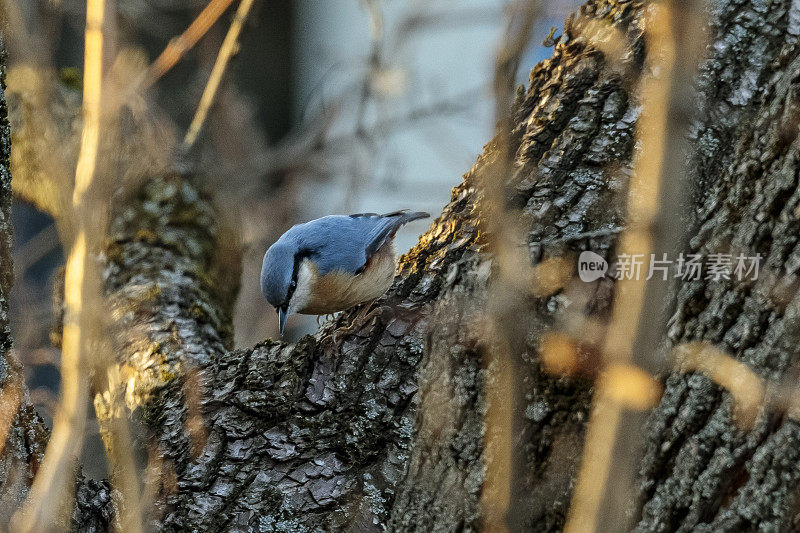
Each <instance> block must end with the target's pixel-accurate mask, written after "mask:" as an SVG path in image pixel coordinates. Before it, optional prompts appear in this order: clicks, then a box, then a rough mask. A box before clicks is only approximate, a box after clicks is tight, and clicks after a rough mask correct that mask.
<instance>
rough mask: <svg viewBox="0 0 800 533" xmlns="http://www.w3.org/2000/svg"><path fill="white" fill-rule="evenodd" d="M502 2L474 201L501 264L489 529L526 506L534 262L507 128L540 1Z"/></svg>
mask: <svg viewBox="0 0 800 533" xmlns="http://www.w3.org/2000/svg"><path fill="white" fill-rule="evenodd" d="M507 9H508V10H509V12H508V18H507V24H506V31H505V33H504V35H505V40H504V41H503V42H502V44H501V46H500V48H499V49H498V51H497V59H496V61H495V71H494V80H493V89H494V96H495V123H496V131H495V137H494V143H496V152H495V155H494V157H495V158H496V159H495V161H494V162H493V164H492V165H491V167H490V170H487V171H485V172H484V173H483V174H482V175H481V179H480V182H479V187H480V189H481V192H482V194H483V197H482V199H481V201H480V202H479V204H478V207H479V209H480V213H481V222H482V223H483V224H485V227H486V229H487V232H488V235H489V241H490V246H491V249H492V253H493V254H494V259H495V262H496V265H497V267H498V268H497V270H498V275H497V277H496V279H495V280H494V282H493V284H492V286H491V288H490V294H489V300H488V308H489V314H490V318H491V321H492V326H493V328H492V331H491V336H492V338H491V339H490V343H491V346H492V348H491V349H489V350H487V356H488V357H487V359H488V360H487V361H486V365H487V367H488V368H489V371H490V372H491V374H492V378H491V379H490V380H487V387H486V407H487V409H486V414H485V418H484V420H485V424H486V434H485V437H484V447H485V451H484V453H485V457H486V480H485V482H484V487H483V493H482V495H481V505H482V508H483V510H484V512H485V518H484V520H485V526H486V527H487V529H490V530H492V531H508V530H509V529H511V530H514V531H517V530H520V529H522V518H521V516H522V515H523V514H524V513H525V510H524V509H522V508H521V507H522V506H521V505H520V504H519V502H518V501H517V499H518V498H519V497H520V495H521V492H522V484H523V481H522V480H523V479H524V477H525V471H524V466H523V465H524V464H525V461H524V453H523V451H522V447H521V446H518V445H517V444H516V442H515V441H516V437H515V436H516V435H518V434H519V433H520V430H521V426H522V423H521V419H522V411H523V410H524V409H523V408H522V407H521V406H522V405H523V403H524V393H523V391H522V383H521V380H520V375H521V372H520V368H521V363H522V361H521V359H520V358H521V354H522V353H523V352H524V351H525V340H526V337H527V332H526V320H524V319H523V317H524V316H525V304H526V293H527V290H526V289H527V288H528V283H527V280H528V279H530V277H531V275H530V270H531V268H530V258H529V255H528V253H527V250H526V249H524V248H520V247H519V246H518V243H521V242H524V237H523V236H524V230H523V228H522V227H521V223H520V221H521V217H520V213H519V211H518V210H516V209H510V208H509V206H508V205H507V202H506V196H507V190H506V183H507V177H508V176H510V175H511V173H512V168H513V161H514V155H515V154H514V152H515V148H514V147H513V144H512V141H511V132H512V130H513V129H514V124H513V115H512V107H513V104H514V94H515V89H516V75H517V70H518V68H519V62H520V59H521V58H522V55H523V53H524V52H525V49H526V47H527V45H528V42H529V41H530V38H531V32H532V30H533V26H534V22H535V21H536V18H537V17H538V14H539V9H540V3H539V2H538V1H537V0H526V1H518V2H512V3H510V4H509V5H508V8H507ZM498 178H500V179H498Z"/></svg>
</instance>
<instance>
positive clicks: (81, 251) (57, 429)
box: [12, 0, 141, 531]
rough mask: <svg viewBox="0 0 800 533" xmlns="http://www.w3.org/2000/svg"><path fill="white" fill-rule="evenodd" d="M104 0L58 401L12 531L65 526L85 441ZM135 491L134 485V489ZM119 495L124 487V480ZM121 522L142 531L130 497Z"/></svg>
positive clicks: (95, 14)
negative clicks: (37, 467) (42, 452)
mask: <svg viewBox="0 0 800 533" xmlns="http://www.w3.org/2000/svg"><path fill="white" fill-rule="evenodd" d="M105 10H106V5H105V1H104V0H88V2H87V6H86V37H85V58H84V84H83V130H82V135H81V147H80V152H79V155H78V163H77V167H76V170H75V186H74V189H73V195H72V208H73V213H74V215H73V223H72V226H73V227H74V228H75V240H74V242H73V244H72V248H71V250H70V253H69V256H68V258H67V265H66V269H65V297H64V301H65V309H66V312H65V318H64V328H63V329H64V333H63V342H62V355H61V383H62V387H61V401H60V404H59V408H58V411H57V412H56V416H55V419H54V423H53V433H52V436H51V438H50V441H49V443H48V445H47V450H46V452H45V456H44V459H43V461H42V465H41V469H40V470H39V472H38V473H37V475H36V477H35V479H34V481H33V485H32V487H31V490H30V493H29V495H28V499H27V500H26V502H25V503H24V505H23V507H22V509H21V510H20V511H18V512H17V514H16V515H15V517H14V522H13V524H12V526H13V529H14V530H16V531H43V530H48V529H50V528H54V527H63V525H64V524H65V523H66V522H67V520H68V518H69V516H70V515H71V508H72V502H73V497H74V494H73V488H74V486H75V468H76V465H77V459H78V457H79V454H80V450H81V447H82V443H83V437H84V431H85V426H86V407H87V402H88V396H89V371H90V369H91V368H92V366H94V365H93V360H94V359H96V358H97V355H96V354H95V355H91V353H92V352H93V351H97V349H98V346H97V342H96V340H97V339H98V333H99V328H100V327H101V326H100V324H102V323H103V321H102V318H101V317H102V316H103V315H102V312H101V310H100V304H99V295H100V290H99V289H100V284H99V275H98V269H97V265H96V262H95V260H94V259H93V258H94V249H93V247H94V246H95V245H96V244H97V243H99V242H100V241H101V239H100V237H101V236H102V234H103V233H104V228H105V225H104V217H103V216H102V212H103V209H102V208H101V205H102V204H101V203H100V199H99V198H98V195H97V193H96V191H95V189H96V187H93V184H94V182H95V175H96V173H97V160H98V150H99V144H100V127H101V125H100V124H101V94H102V71H103V44H104V43H103V22H104V15H105ZM136 490H137V491H138V487H137V488H136ZM122 492H123V495H124V496H128V490H127V489H126V488H125V487H123V490H122ZM125 503H126V506H123V507H127V506H128V504H130V507H128V508H127V509H125V511H123V513H122V517H121V518H122V523H123V524H124V525H125V526H126V528H128V529H130V530H132V531H140V530H141V524H140V519H137V518H133V519H132V518H131V517H132V516H134V514H135V513H138V506H136V501H135V498H134V499H133V501H130V502H128V501H126V502H125Z"/></svg>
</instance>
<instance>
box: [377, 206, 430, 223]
mask: <svg viewBox="0 0 800 533" xmlns="http://www.w3.org/2000/svg"><path fill="white" fill-rule="evenodd" d="M382 216H384V217H400V224H408V223H409V222H413V221H414V220H419V219H421V218H430V216H431V214H430V213H426V212H425V211H411V212H409V211H408V209H403V210H401V211H395V212H393V213H386V214H385V215H382Z"/></svg>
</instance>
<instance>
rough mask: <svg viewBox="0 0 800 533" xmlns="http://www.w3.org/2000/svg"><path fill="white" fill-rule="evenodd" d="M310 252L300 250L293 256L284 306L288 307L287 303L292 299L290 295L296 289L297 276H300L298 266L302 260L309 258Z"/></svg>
mask: <svg viewBox="0 0 800 533" xmlns="http://www.w3.org/2000/svg"><path fill="white" fill-rule="evenodd" d="M310 255H311V252H310V251H308V250H300V251H299V252H297V253H296V254H294V269H293V270H292V281H290V282H289V290H288V291H286V300H285V301H286V303H285V304H284V306H288V305H289V301H290V300H291V299H292V295H293V294H294V291H295V290H296V289H297V276H298V275H299V274H300V264H301V263H302V262H303V259H305V258H307V257H309V256H310Z"/></svg>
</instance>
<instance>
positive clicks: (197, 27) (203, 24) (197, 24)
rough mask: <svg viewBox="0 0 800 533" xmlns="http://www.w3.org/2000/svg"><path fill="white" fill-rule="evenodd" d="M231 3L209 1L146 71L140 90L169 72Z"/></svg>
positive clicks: (226, 1)
mask: <svg viewBox="0 0 800 533" xmlns="http://www.w3.org/2000/svg"><path fill="white" fill-rule="evenodd" d="M232 3H233V0H211V2H209V3H208V5H207V6H206V7H205V8H204V9H203V11H201V12H200V14H199V15H197V18H196V19H194V21H193V22H192V23H191V24H190V25H189V27H188V28H186V31H184V32H183V33H182V34H181V35H180V36H178V37H176V38H174V39H172V40H171V41H170V42H169V44H168V45H167V47H166V48H164V51H163V52H161V54H160V55H159V56H158V57H157V58H156V60H155V61H153V63H152V64H151V65H150V67H149V68H148V69H147V73H146V74H145V77H144V80H143V81H142V84H141V86H140V88H141V89H147V88H148V87H150V86H151V85H153V83H155V82H156V81H157V80H158V79H159V78H160V77H161V76H163V75H164V74H166V73H167V72H169V70H170V69H171V68H172V67H174V66H175V65H176V64H177V63H178V61H180V59H181V58H182V57H183V55H184V54H185V53H186V52H188V51H189V50H191V49H192V47H194V45H195V44H197V41H199V40H200V38H201V37H203V35H205V34H206V32H207V31H208V30H209V29H210V28H211V26H213V25H214V23H215V22H216V21H217V19H219V17H220V16H222V14H223V13H225V10H226V9H228V6H230V5H231V4H232Z"/></svg>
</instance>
